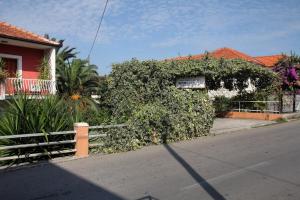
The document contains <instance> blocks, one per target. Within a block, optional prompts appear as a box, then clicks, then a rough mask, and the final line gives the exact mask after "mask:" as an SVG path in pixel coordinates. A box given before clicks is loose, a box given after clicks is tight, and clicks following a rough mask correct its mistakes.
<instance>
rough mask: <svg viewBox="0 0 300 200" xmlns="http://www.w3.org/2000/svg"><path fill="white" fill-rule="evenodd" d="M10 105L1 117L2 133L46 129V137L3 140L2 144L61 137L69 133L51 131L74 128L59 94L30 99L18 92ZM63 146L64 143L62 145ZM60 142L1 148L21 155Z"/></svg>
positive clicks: (2, 152) (9, 102) (29, 142)
mask: <svg viewBox="0 0 300 200" xmlns="http://www.w3.org/2000/svg"><path fill="white" fill-rule="evenodd" d="M6 103H7V105H8V106H7V108H6V109H5V110H4V112H3V113H2V115H1V117H0V135H1V136H5V135H16V134H28V133H44V137H31V138H16V139H7V140H0V146H6V145H19V144H31V143H38V142H47V141H59V140H64V139H67V138H66V137H70V136H51V137H49V135H48V133H49V132H56V131H63V130H72V125H73V121H72V117H71V113H70V112H69V110H68V107H67V106H65V102H64V101H63V100H61V99H59V98H58V97H55V96H49V97H46V98H43V99H29V98H28V97H26V96H18V97H16V98H13V99H12V100H10V101H7V102H6ZM60 147H61V146H60ZM56 148H58V147H57V146H49V147H34V148H25V149H12V150H7V151H0V155H1V156H3V155H22V154H31V153H36V152H45V151H51V150H55V149H56Z"/></svg>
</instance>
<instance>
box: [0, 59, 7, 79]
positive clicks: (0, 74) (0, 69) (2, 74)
mask: <svg viewBox="0 0 300 200" xmlns="http://www.w3.org/2000/svg"><path fill="white" fill-rule="evenodd" d="M4 67H5V62H4V60H3V59H2V58H0V82H1V81H4V80H5V78H7V77H8V73H7V71H6V70H5V69H4Z"/></svg>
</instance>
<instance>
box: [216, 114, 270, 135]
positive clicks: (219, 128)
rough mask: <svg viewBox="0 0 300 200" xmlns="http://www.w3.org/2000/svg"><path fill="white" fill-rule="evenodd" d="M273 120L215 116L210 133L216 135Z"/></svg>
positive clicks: (266, 123) (265, 123) (267, 123)
mask: <svg viewBox="0 0 300 200" xmlns="http://www.w3.org/2000/svg"><path fill="white" fill-rule="evenodd" d="M274 123H276V122H274V121H265V120H254V119H232V118H216V119H215V121H214V125H213V128H212V129H211V133H213V134H215V135H218V134H222V133H229V132H233V131H239V130H244V129H250V128H254V127H259V126H265V125H269V124H274Z"/></svg>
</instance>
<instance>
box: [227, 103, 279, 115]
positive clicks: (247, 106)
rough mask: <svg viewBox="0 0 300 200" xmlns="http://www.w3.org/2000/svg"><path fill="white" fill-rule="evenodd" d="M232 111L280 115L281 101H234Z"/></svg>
mask: <svg viewBox="0 0 300 200" xmlns="http://www.w3.org/2000/svg"><path fill="white" fill-rule="evenodd" d="M231 110H232V111H238V112H264V113H280V101H233V102H232V109H231Z"/></svg>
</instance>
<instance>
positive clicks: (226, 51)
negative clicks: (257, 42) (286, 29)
mask: <svg viewBox="0 0 300 200" xmlns="http://www.w3.org/2000/svg"><path fill="white" fill-rule="evenodd" d="M208 55H210V56H212V57H214V58H224V59H242V60H246V61H248V62H252V63H255V64H259V65H263V66H265V67H272V66H274V65H275V64H276V63H277V62H278V60H279V59H280V58H282V55H274V56H259V57H252V56H249V55H247V54H245V53H242V52H240V51H237V50H234V49H231V48H228V47H224V48H220V49H217V50H215V51H212V52H208ZM204 56H205V54H196V55H191V56H179V57H175V58H171V59H168V60H189V59H191V60H198V59H201V58H203V57H204Z"/></svg>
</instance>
